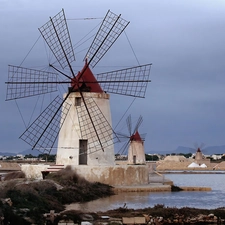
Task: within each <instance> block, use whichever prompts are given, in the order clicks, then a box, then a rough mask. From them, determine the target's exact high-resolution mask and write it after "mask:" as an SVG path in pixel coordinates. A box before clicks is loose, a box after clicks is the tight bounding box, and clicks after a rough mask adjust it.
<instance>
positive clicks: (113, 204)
mask: <svg viewBox="0 0 225 225" xmlns="http://www.w3.org/2000/svg"><path fill="white" fill-rule="evenodd" d="M165 177H166V178H169V179H171V180H172V181H173V182H174V185H176V186H202V187H211V188H212V191H204V192H199V191H195V192H190V191H181V192H150V193H147V192H130V193H119V194H118V195H114V196H110V197H107V198H103V199H98V200H95V201H91V202H88V203H82V204H71V205H68V206H67V209H77V210H82V211H92V212H97V211H102V212H104V211H107V210H110V209H116V208H119V207H123V206H124V204H126V206H127V208H133V209H138V208H147V207H153V206H154V205H156V204H164V205H165V206H169V207H178V208H181V207H186V206H187V207H195V208H204V209H212V208H213V209H214V208H219V207H225V198H224V195H225V174H166V175H165Z"/></svg>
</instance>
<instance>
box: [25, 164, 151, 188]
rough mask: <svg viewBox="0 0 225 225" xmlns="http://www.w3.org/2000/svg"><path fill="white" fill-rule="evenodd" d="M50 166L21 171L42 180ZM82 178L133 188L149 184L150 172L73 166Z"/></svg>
mask: <svg viewBox="0 0 225 225" xmlns="http://www.w3.org/2000/svg"><path fill="white" fill-rule="evenodd" d="M48 167H49V165H22V166H21V170H22V171H23V172H24V173H25V175H26V177H27V178H31V179H42V173H41V171H43V170H46V169H47V168H48ZM72 169H73V170H74V171H76V172H77V174H79V175H80V176H82V177H84V178H85V179H87V180H88V181H91V182H101V183H104V184H109V185H112V186H118V185H122V186H126V185H129V186H132V185H143V184H148V183H149V171H148V166H146V165H116V166H113V167H109V166H86V165H80V166H72Z"/></svg>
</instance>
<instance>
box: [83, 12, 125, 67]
mask: <svg viewBox="0 0 225 225" xmlns="http://www.w3.org/2000/svg"><path fill="white" fill-rule="evenodd" d="M128 24H129V22H128V21H126V20H124V19H122V18H121V16H120V15H119V16H117V15H116V14H115V13H113V12H111V11H110V10H109V11H108V12H107V14H106V16H105V18H104V20H103V22H102V24H101V26H100V28H99V30H98V32H97V34H96V36H95V38H94V40H93V42H92V44H91V46H90V48H89V50H88V52H87V54H86V56H85V58H87V57H88V58H89V59H90V61H89V64H90V65H91V66H92V67H95V65H96V64H97V63H98V62H99V61H100V60H101V58H102V57H103V56H104V55H105V53H106V52H107V51H108V50H109V49H110V47H111V46H112V45H113V43H114V42H115V41H116V40H117V38H118V37H119V36H120V34H121V33H122V32H123V31H124V29H125V28H126V27H127V25H128Z"/></svg>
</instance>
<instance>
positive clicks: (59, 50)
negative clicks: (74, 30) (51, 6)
mask: <svg viewBox="0 0 225 225" xmlns="http://www.w3.org/2000/svg"><path fill="white" fill-rule="evenodd" d="M39 31H40V32H41V34H42V36H43V38H44V39H45V41H46V43H47V44H48V46H49V48H50V49H51V51H52V53H53V54H54V56H55V57H56V59H57V61H58V62H59V64H60V65H61V67H62V68H63V69H64V68H65V67H66V66H70V64H71V63H72V62H73V61H75V55H74V51H73V46H72V42H71V39H70V34H69V30H68V26H67V23H66V17H65V13H64V10H62V11H60V12H59V13H58V14H57V15H56V16H54V17H52V18H50V20H49V21H48V22H47V23H46V24H44V25H43V26H42V27H40V28H39Z"/></svg>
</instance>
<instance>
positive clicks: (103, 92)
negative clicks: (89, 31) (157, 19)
mask: <svg viewBox="0 0 225 225" xmlns="http://www.w3.org/2000/svg"><path fill="white" fill-rule="evenodd" d="M128 24H129V22H127V21H126V20H124V19H123V18H121V15H119V16H118V15H116V14H114V13H113V12H111V11H110V10H109V11H108V12H107V14H106V16H105V17H104V19H103V21H102V23H101V25H100V28H99V30H98V32H97V34H96V36H95V38H94V40H93V42H92V44H91V46H90V48H89V50H88V51H87V54H86V55H85V57H84V67H83V69H81V70H80V72H78V73H77V74H76V73H75V72H74V69H73V63H74V61H75V55H74V50H73V46H72V43H71V38H70V34H69V30H68V26H67V22H66V17H65V13H64V10H62V11H60V12H59V13H58V14H57V15H56V16H54V17H52V18H50V20H49V21H48V22H47V23H46V24H44V25H43V26H42V27H40V28H39V31H40V33H41V35H42V37H43V38H44V40H45V42H46V43H47V45H48V47H49V49H50V50H51V52H52V53H53V55H54V56H55V58H56V60H57V62H56V63H57V65H56V64H49V66H50V68H51V69H52V70H53V72H49V71H43V70H42V71H40V70H35V69H29V68H24V67H20V66H12V65H9V68H8V82H6V84H7V96H6V100H12V99H19V98H26V97H31V96H35V95H43V94H47V93H51V92H55V91H57V85H60V84H67V85H68V91H67V92H66V93H65V94H64V96H63V99H61V98H60V97H58V96H57V97H56V98H55V99H54V100H53V101H52V102H51V103H50V104H49V105H48V106H47V108H46V109H45V110H44V111H43V112H42V113H41V114H40V115H39V116H38V117H37V119H36V120H34V122H33V123H32V124H31V125H30V126H29V127H27V129H26V130H25V132H24V133H23V134H22V135H21V136H20V138H21V139H22V140H24V141H25V142H27V143H28V144H29V145H30V146H32V149H38V150H39V151H40V152H42V153H48V154H49V153H50V152H51V150H52V148H53V147H54V145H55V143H56V142H57V140H58V148H57V161H56V163H57V164H63V165H93V166H94V165H114V147H113V143H114V140H115V139H114V138H115V135H114V132H113V130H112V121H111V113H110V104H109V98H110V95H109V93H114V94H119V95H126V96H131V97H139V98H144V96H145V91H146V88H147V84H148V82H150V80H149V75H150V67H151V64H146V65H140V66H136V67H131V68H125V69H122V70H116V71H109V72H105V73H101V74H95V75H94V74H93V73H92V71H91V69H90V66H91V67H92V68H94V67H95V66H96V64H97V63H98V62H99V61H100V60H101V59H102V58H103V56H104V55H105V54H106V52H107V51H108V50H109V49H110V47H111V46H112V45H113V43H114V42H115V41H116V40H117V38H118V37H119V36H120V35H121V33H122V32H123V31H124V29H125V28H126V27H127V25H128ZM68 71H69V72H68ZM58 74H60V75H61V76H63V77H64V78H65V79H63V80H61V81H58Z"/></svg>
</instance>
